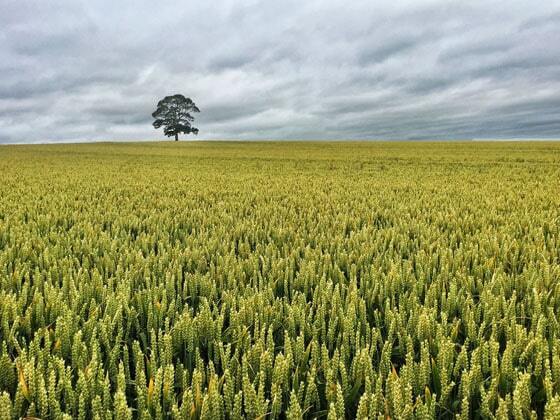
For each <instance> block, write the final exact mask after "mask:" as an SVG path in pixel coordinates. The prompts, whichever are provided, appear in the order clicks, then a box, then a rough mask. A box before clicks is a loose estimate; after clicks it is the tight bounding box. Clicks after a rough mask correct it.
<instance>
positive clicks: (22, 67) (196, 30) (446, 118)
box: [0, 0, 560, 143]
mask: <svg viewBox="0 0 560 420" xmlns="http://www.w3.org/2000/svg"><path fill="white" fill-rule="evenodd" d="M0 10H1V12H0V143H9V142H42V141H86V140H121V139H122V140H133V139H143V140H149V139H163V138H164V137H163V134H162V132H161V130H158V131H156V130H154V129H153V128H152V126H151V122H152V118H151V113H152V112H153V111H154V109H155V105H156V103H157V101H158V100H159V99H160V98H162V97H163V96H166V95H169V94H174V93H182V94H184V95H185V96H188V97H191V98H192V99H193V100H194V101H195V102H196V104H197V105H198V106H199V107H200V109H201V111H202V112H201V113H200V114H199V115H198V116H197V117H198V118H197V123H196V125H197V126H198V127H199V129H200V134H199V136H198V138H199V139H426V138H434V139H441V138H560V1H557V0H555V1H552V0H540V1H535V0H531V1H529V0H527V1H521V2H520V1H515V0H508V1H488V0H484V1H444V0H439V1H438V0H432V1H428V0H414V1H412V0H410V1H398V0H391V1H373V0H369V1H359V0H345V1H335V0H323V1H314V0H305V1H303V0H297V1H273V0H267V1H257V0H254V1H240V0H231V1H229V0H212V1H194V0H188V1H183V2H181V1H153V0H150V1H144V0H128V1H127V0H119V1H113V0H111V1H109V0H89V1H82V0H48V1H47V0H36V1H29V0H0Z"/></svg>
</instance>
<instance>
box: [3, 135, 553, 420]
mask: <svg viewBox="0 0 560 420" xmlns="http://www.w3.org/2000/svg"><path fill="white" fill-rule="evenodd" d="M0 181H1V182H0V420H4V419H12V418H19V417H38V418H43V419H71V418H76V419H98V420H101V419H113V418H115V419H130V418H135V419H148V418H156V419H163V418H176V419H198V418H202V419H242V418H247V419H265V418H266V419H283V418H287V419H301V418H305V419H313V418H323V419H328V420H331V419H344V418H347V419H353V418H359V419H364V418H368V419H377V418H379V419H388V418H391V419H412V418H422V419H431V418H439V419H448V418H449V419H451V418H455V417H458V418H463V419H468V418H484V419H492V418H497V419H510V418H514V419H527V418H543V417H544V418H548V419H555V418H560V325H559V322H560V319H559V314H560V283H559V281H560V143H555V142H534V143H531V142H515V143H513V142H512V143H508V142H504V143H502V142H500V143H491V142H489V143H482V142H481V143H478V142H476V143H475V142H462V143H457V142H455V143H454V142H439V143H436V142H434V143H429V142H417V143H414V142H393V143H388V142H362V143H346V142H285V143H281V142H260V143H259V142H253V143H251V142H247V143H241V142H231V143H229V142H179V143H174V142H170V143H130V144H128V143H127V144H124V143H100V144H68V145H36V146H2V147H0Z"/></svg>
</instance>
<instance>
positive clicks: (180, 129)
mask: <svg viewBox="0 0 560 420" xmlns="http://www.w3.org/2000/svg"><path fill="white" fill-rule="evenodd" d="M194 112H200V109H198V107H197V106H196V105H195V103H194V102H193V101H192V99H191V98H185V97H184V96H183V95H180V94H177V95H171V96H166V97H165V98H163V99H162V100H160V101H159V102H158V104H157V109H156V110H155V111H154V112H153V113H152V117H154V118H155V121H154V122H153V124H152V125H153V126H154V128H156V129H158V128H160V127H163V133H164V134H165V135H166V136H168V137H171V136H175V141H178V140H179V134H181V133H184V134H190V133H193V134H195V135H196V134H198V128H196V127H193V126H192V123H193V122H194V116H193V115H192V113H194Z"/></svg>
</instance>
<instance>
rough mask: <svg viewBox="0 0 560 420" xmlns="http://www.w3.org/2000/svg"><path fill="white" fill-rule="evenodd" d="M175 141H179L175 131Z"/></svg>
mask: <svg viewBox="0 0 560 420" xmlns="http://www.w3.org/2000/svg"><path fill="white" fill-rule="evenodd" d="M175 141H179V134H177V133H175Z"/></svg>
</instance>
